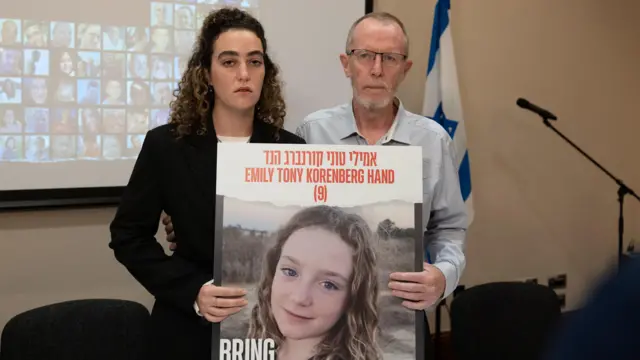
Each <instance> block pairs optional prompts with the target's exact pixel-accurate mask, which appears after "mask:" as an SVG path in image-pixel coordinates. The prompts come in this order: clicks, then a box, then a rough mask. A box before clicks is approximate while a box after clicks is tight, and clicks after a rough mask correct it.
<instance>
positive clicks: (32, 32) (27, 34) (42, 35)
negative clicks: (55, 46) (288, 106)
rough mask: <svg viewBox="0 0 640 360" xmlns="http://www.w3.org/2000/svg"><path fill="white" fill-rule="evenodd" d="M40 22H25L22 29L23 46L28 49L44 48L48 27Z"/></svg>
mask: <svg viewBox="0 0 640 360" xmlns="http://www.w3.org/2000/svg"><path fill="white" fill-rule="evenodd" d="M47 25H48V24H47V23H45V22H41V21H26V22H25V28H24V44H25V45H26V46H30V47H46V46H47V43H48V41H47V40H48V37H47V35H48V34H49V31H48V30H49V27H48V26H47Z"/></svg>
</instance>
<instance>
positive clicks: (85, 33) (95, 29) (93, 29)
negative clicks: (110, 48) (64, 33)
mask: <svg viewBox="0 0 640 360" xmlns="http://www.w3.org/2000/svg"><path fill="white" fill-rule="evenodd" d="M100 30H101V27H100V25H97V24H79V25H78V41H77V44H78V49H85V50H100Z"/></svg>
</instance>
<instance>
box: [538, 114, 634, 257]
mask: <svg viewBox="0 0 640 360" xmlns="http://www.w3.org/2000/svg"><path fill="white" fill-rule="evenodd" d="M541 117H542V122H543V123H544V124H545V125H546V126H547V127H548V128H550V129H551V130H553V132H555V133H556V134H558V136H560V137H561V138H562V139H564V141H566V142H567V143H569V145H571V146H573V148H574V149H576V150H578V152H580V153H581V154H582V155H583V156H584V157H586V158H587V159H588V160H590V161H591V162H592V163H593V164H594V165H595V166H597V167H598V168H599V169H600V170H602V171H603V172H604V173H605V174H607V175H608V176H609V177H610V178H611V179H613V181H615V183H616V184H618V203H619V207H618V211H619V214H618V267H620V266H621V265H622V262H623V257H624V251H623V250H622V247H623V243H624V236H623V235H624V197H625V195H631V196H633V197H635V198H636V199H637V200H638V201H640V197H638V195H637V194H636V193H635V191H633V190H632V189H630V188H629V187H628V186H627V185H625V184H624V182H622V180H620V179H619V178H617V177H615V176H614V175H613V174H611V172H609V171H608V170H607V169H605V168H604V167H603V166H602V165H600V164H599V163H598V162H597V161H595V160H594V159H593V158H592V157H591V156H589V155H588V154H587V153H585V152H584V151H583V150H582V149H580V148H579V147H578V145H576V144H574V143H573V141H571V140H569V139H568V138H567V137H566V136H564V135H563V134H562V133H561V132H560V131H558V130H557V129H556V128H555V127H553V125H551V122H549V118H548V117H545V116H541Z"/></svg>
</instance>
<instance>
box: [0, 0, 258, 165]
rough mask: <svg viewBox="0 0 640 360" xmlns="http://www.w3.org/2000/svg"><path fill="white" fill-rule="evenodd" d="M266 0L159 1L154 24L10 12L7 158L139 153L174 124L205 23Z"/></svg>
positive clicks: (2, 153) (5, 52) (4, 46)
mask: <svg viewBox="0 0 640 360" xmlns="http://www.w3.org/2000/svg"><path fill="white" fill-rule="evenodd" d="M257 1H258V0H250V1H249V0H174V1H173V2H168V1H162V0H158V1H154V2H150V4H149V17H150V22H149V24H150V26H120V25H118V26H116V25H109V24H95V23H84V22H71V21H67V20H60V21H42V20H30V19H17V18H0V161H25V162H43V161H69V160H115V159H123V158H135V157H136V156H137V155H138V153H139V151H140V148H141V146H142V142H143V140H144V136H145V134H146V132H147V131H148V130H150V129H152V128H154V127H156V126H159V125H162V124H165V123H167V121H168V118H169V104H170V102H171V100H172V99H173V92H174V90H175V89H177V84H178V82H179V80H180V78H181V76H182V72H183V71H184V69H185V66H186V63H187V61H188V58H189V56H190V55H191V52H192V49H193V45H194V41H195V39H196V36H197V34H198V31H199V29H200V26H201V24H202V22H203V19H204V18H205V17H206V16H207V15H208V14H209V13H210V12H211V11H212V10H214V9H217V8H221V7H225V6H235V7H241V8H244V9H245V10H247V11H248V12H250V13H251V14H253V15H254V16H258V14H257V3H256V2H257Z"/></svg>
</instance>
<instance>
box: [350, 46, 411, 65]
mask: <svg viewBox="0 0 640 360" xmlns="http://www.w3.org/2000/svg"><path fill="white" fill-rule="evenodd" d="M347 55H350V56H354V57H355V59H356V60H357V61H358V62H360V63H362V64H365V65H371V66H373V64H374V63H375V61H376V56H378V55H380V57H381V59H382V65H383V66H398V65H400V64H401V63H402V62H403V61H404V60H406V59H407V55H404V54H398V53H390V52H387V53H379V52H375V51H370V50H364V49H353V50H349V51H348V52H347Z"/></svg>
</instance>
